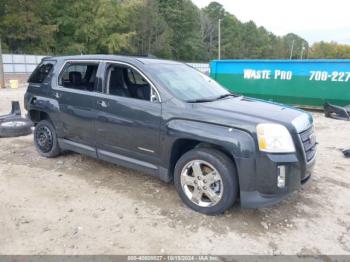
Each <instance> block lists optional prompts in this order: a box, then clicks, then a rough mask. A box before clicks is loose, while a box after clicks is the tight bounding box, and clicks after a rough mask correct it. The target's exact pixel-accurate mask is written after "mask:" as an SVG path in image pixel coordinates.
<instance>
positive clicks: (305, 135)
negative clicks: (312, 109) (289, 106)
mask: <svg viewBox="0 0 350 262" xmlns="http://www.w3.org/2000/svg"><path fill="white" fill-rule="evenodd" d="M314 133H315V131H314V127H313V126H311V127H310V128H309V129H307V130H305V131H303V132H301V133H300V134H299V135H300V139H301V142H302V143H303V147H304V152H305V156H306V160H307V162H309V161H310V160H312V159H313V158H314V156H315V154H316V144H317V143H316V139H315V134H314Z"/></svg>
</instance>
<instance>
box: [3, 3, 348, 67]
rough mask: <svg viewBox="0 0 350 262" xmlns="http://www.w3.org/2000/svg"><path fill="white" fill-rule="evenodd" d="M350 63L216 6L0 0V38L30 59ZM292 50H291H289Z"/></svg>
mask: <svg viewBox="0 0 350 262" xmlns="http://www.w3.org/2000/svg"><path fill="white" fill-rule="evenodd" d="M219 19H220V20H221V57H222V58H223V59H225V58H227V59H228V58H232V59H260V58H270V59H278V58H280V59H289V58H290V55H291V49H293V53H292V58H293V59H299V58H301V57H303V58H306V57H310V58H350V51H349V49H350V47H349V46H346V45H338V44H336V43H324V42H321V43H315V44H314V45H313V46H312V47H311V48H309V45H308V43H307V42H306V41H305V40H304V39H302V38H301V37H299V36H297V35H295V34H288V35H286V36H283V37H280V36H276V35H274V34H272V33H271V32H269V31H268V30H266V29H265V28H264V27H258V26H256V24H255V23H254V22H253V21H249V22H247V23H242V22H241V21H239V20H238V19H237V18H236V17H235V16H234V15H232V14H230V13H228V12H227V11H226V10H225V9H224V7H223V6H222V5H221V4H219V3H217V2H212V3H210V4H209V5H208V6H207V7H205V8H203V9H199V8H198V7H197V6H195V5H194V4H193V3H192V2H191V1H190V0H80V1H74V0H66V1H60V0H1V1H0V37H1V38H2V43H3V49H4V51H5V52H15V53H33V54H48V55H51V54H52V55H62V54H67V55H68V54H91V53H108V54H116V53H118V54H131V55H142V56H145V55H153V56H156V57H161V58H169V59H177V60H183V61H203V62H207V61H209V60H212V59H216V58H217V57H218V42H219V41H218V23H219ZM292 47H293V48H292Z"/></svg>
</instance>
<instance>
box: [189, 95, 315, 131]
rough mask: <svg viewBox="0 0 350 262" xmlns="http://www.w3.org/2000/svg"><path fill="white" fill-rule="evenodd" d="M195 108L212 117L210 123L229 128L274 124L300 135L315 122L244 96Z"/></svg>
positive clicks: (293, 110)
mask: <svg viewBox="0 0 350 262" xmlns="http://www.w3.org/2000/svg"><path fill="white" fill-rule="evenodd" d="M194 107H195V108H196V109H197V110H199V111H202V113H204V114H206V115H207V116H209V115H211V116H212V117H213V118H212V119H211V121H210V122H217V123H218V124H224V125H228V126H240V127H242V122H243V123H246V125H248V126H249V127H251V128H254V129H255V126H256V125H257V124H259V123H266V122H273V123H279V124H282V125H284V126H286V127H287V128H289V129H290V128H293V127H294V128H295V129H296V131H297V132H298V133H300V132H301V131H303V130H305V129H307V128H308V127H309V126H310V125H312V122H313V119H312V116H311V115H310V114H308V113H306V112H304V111H302V110H299V109H296V108H292V107H289V106H287V105H282V104H276V103H272V102H267V101H262V100H258V99H253V98H247V97H242V96H241V97H229V98H225V99H221V100H216V101H213V102H208V103H198V104H194ZM248 129H250V128H248Z"/></svg>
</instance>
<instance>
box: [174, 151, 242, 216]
mask: <svg viewBox="0 0 350 262" xmlns="http://www.w3.org/2000/svg"><path fill="white" fill-rule="evenodd" d="M193 160H202V161H206V162H208V163H209V164H211V165H212V166H213V167H214V168H215V169H216V170H217V171H218V172H219V173H220V175H221V179H222V183H223V188H224V189H223V195H222V197H221V200H220V201H219V202H218V203H217V204H215V205H214V206H210V207H201V206H199V205H197V204H195V203H193V202H192V201H191V200H190V199H189V198H188V197H187V196H186V194H185V193H184V190H183V187H182V185H181V171H182V169H183V168H184V167H185V166H186V164H187V163H189V162H190V161H193ZM236 173H237V172H236V168H235V165H234V163H233V161H232V159H230V158H229V157H228V156H226V155H225V154H224V153H222V152H221V151H219V150H216V149H212V148H195V149H193V150H191V151H189V152H187V153H185V154H184V155H183V156H182V157H181V158H180V159H179V160H178V161H177V163H176V166H175V170H174V184H175V187H176V190H177V192H178V194H179V195H180V197H181V199H182V200H183V202H184V203H185V204H186V205H187V206H189V207H190V208H191V209H193V210H195V211H197V212H200V213H204V214H209V215H215V214H221V213H223V212H225V210H227V209H229V208H230V207H232V206H233V204H234V202H235V201H236V199H237V195H238V178H237V174H236Z"/></svg>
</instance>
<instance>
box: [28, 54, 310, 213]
mask: <svg viewBox="0 0 350 262" xmlns="http://www.w3.org/2000/svg"><path fill="white" fill-rule="evenodd" d="M25 106H26V109H27V110H28V114H29V117H30V119H31V120H32V121H33V122H34V123H35V133H34V142H35V146H36V148H37V150H38V152H39V153H40V154H41V155H43V156H45V157H55V156H57V155H59V154H60V152H62V151H64V150H71V151H75V152H79V153H82V154H86V155H88V156H91V157H95V158H98V159H102V160H105V161H108V162H112V163H115V164H118V165H123V166H126V167H130V168H134V169H138V170H140V171H142V172H145V173H149V174H151V175H154V176H157V177H159V178H160V179H162V180H163V181H166V182H171V181H174V184H175V186H176V189H177V191H178V193H179V195H180V197H181V198H182V200H183V201H184V202H185V203H186V204H187V205H188V206H189V207H191V208H192V209H194V210H196V211H198V212H202V213H206V214H217V213H222V212H224V211H225V210H226V209H228V208H230V207H231V206H232V205H233V203H234V202H235V201H236V200H237V199H238V198H239V200H240V204H241V206H243V207H252V208H256V207H261V206H265V205H270V204H273V203H276V202H278V201H280V200H281V199H283V198H284V197H286V196H287V195H288V194H289V193H291V192H292V191H294V190H297V189H298V188H300V186H301V185H302V184H304V183H305V182H306V181H307V180H308V179H309V178H310V175H311V172H312V169H313V166H314V163H315V154H316V138H315V135H314V128H313V119H312V117H311V115H310V114H308V113H305V112H303V111H301V110H297V109H294V108H291V107H288V106H284V105H278V104H273V103H268V102H263V101H260V100H256V99H251V98H247V97H243V96H239V95H236V94H232V93H230V92H228V91H227V90H226V89H224V88H223V87H221V86H220V85H219V84H218V83H216V82H215V81H214V80H212V79H210V78H209V77H207V76H205V75H204V74H201V73H200V72H198V71H196V70H195V69H193V68H191V67H189V66H188V65H185V64H182V63H178V62H173V61H166V60H155V59H147V58H136V57H123V56H114V55H108V56H107V55H93V56H71V57H47V58H45V59H43V61H42V63H41V64H40V65H39V66H38V67H37V69H36V70H35V71H34V72H33V74H32V75H31V77H30V79H29V86H28V90H27V92H26V94H25Z"/></svg>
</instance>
